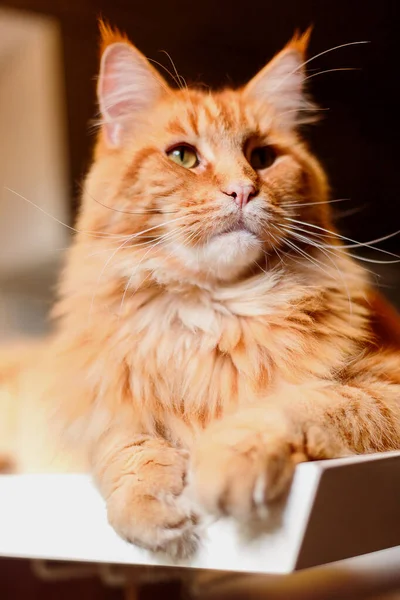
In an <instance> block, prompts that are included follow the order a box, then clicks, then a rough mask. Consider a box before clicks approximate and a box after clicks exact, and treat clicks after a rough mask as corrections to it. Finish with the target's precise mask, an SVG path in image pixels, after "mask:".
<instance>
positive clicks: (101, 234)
mask: <svg viewBox="0 0 400 600" xmlns="http://www.w3.org/2000/svg"><path fill="white" fill-rule="evenodd" d="M4 189H5V190H7V191H8V192H11V193H12V194H14V195H15V196H18V198H21V199H22V200H24V201H25V202H27V203H28V204H30V205H31V206H33V207H34V208H36V209H37V210H39V211H40V212H42V213H43V214H44V215H46V216H47V217H49V218H50V219H53V221H55V222H56V223H59V225H62V226H63V227H66V228H67V229H70V230H71V231H73V232H74V233H81V234H84V235H88V236H90V237H97V238H104V237H117V238H119V239H122V238H123V237H124V236H121V235H120V234H118V233H107V232H105V231H103V232H102V231H98V232H95V231H84V230H80V229H76V228H75V227H71V225H67V223H64V222H63V221H60V219H58V218H57V217H55V216H54V215H52V214H50V213H48V212H47V211H46V210H44V208H42V207H41V206H39V205H38V204H35V202H33V201H32V200H29V199H28V198H26V197H25V196H23V195H22V194H20V193H19V192H16V191H15V190H12V189H11V188H9V187H7V186H5V187H4Z"/></svg>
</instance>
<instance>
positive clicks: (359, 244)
mask: <svg viewBox="0 0 400 600" xmlns="http://www.w3.org/2000/svg"><path fill="white" fill-rule="evenodd" d="M285 219H286V220H287V221H291V222H293V223H298V224H300V225H304V226H306V227H312V228H313V229H318V230H319V231H323V232H325V233H327V234H329V235H332V236H334V237H336V238H338V239H340V240H344V241H346V242H351V245H342V246H341V247H342V248H362V247H365V248H370V249H371V250H376V251H378V252H383V253H384V254H388V255H389V256H394V257H395V258H400V256H398V255H397V254H394V253H393V252H389V251H388V250H383V249H381V248H377V247H376V246H372V244H377V243H379V242H383V241H386V240H389V239H391V238H393V237H395V236H396V235H399V233H400V230H398V231H394V232H393V233H389V234H388V235H386V236H383V237H380V238H376V239H375V240H371V241H370V242H358V241H357V240H353V239H352V238H348V237H346V236H344V235H340V234H339V233H336V232H335V231H330V230H329V229H325V228H324V227H321V226H319V225H314V224H313V223H307V222H306V221H300V220H298V219H292V218H291V217H285Z"/></svg>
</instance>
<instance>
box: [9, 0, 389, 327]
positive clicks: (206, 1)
mask: <svg viewBox="0 0 400 600" xmlns="http://www.w3.org/2000/svg"><path fill="white" fill-rule="evenodd" d="M399 14H400V3H399V2H397V0H380V2H375V1H372V0H323V1H322V0H319V2H317V1H315V0H303V1H302V2H298V1H296V0H286V1H285V2H280V3H279V2H272V0H271V1H268V0H252V2H243V1H240V2H234V1H233V2H232V1H228V0H218V1H215V0H202V1H201V2H199V3H193V2H188V1H187V0H186V1H183V0H178V1H177V0H175V1H174V0H170V1H169V2H165V1H163V0H153V1H152V2H142V1H139V0H137V1H136V2H132V1H128V0H104V1H103V2H97V1H96V0H5V1H4V0H3V2H2V4H1V7H0V140H1V144H0V336H1V339H4V338H5V337H6V336H12V335H18V334H19V333H21V332H23V333H25V334H27V333H28V334H32V335H35V334H38V333H41V332H42V331H43V330H44V329H45V328H46V326H47V325H46V319H45V317H46V313H47V310H48V306H49V304H50V303H51V301H52V299H53V293H54V285H55V281H56V276H57V272H58V269H59V265H60V262H61V261H62V256H63V249H64V248H65V247H66V246H67V245H68V243H69V240H70V233H71V232H70V231H69V230H68V229H67V228H65V227H63V226H62V225H60V224H59V223H58V222H57V221H56V220H54V219H52V218H51V217H49V216H47V215H46V214H44V212H42V211H45V212H47V213H49V214H50V215H52V216H53V217H55V218H56V219H58V220H60V221H63V222H66V223H69V224H72V223H73V219H74V215H75V213H76V209H77V206H78V204H79V195H80V187H79V185H80V182H81V180H82V177H83V176H84V174H85V172H86V169H87V167H88V165H89V163H90V157H91V148H92V145H93V135H94V134H93V130H92V128H91V125H92V122H93V119H94V117H95V115H96V110H97V109H96V102H95V85H96V73H97V68H98V32H97V23H96V21H97V18H98V17H99V16H103V17H104V18H105V19H107V20H109V21H110V22H111V23H112V24H114V25H116V26H117V27H119V28H120V29H122V30H124V31H126V32H127V33H128V35H129V36H130V38H131V39H132V40H133V41H134V42H135V43H136V45H137V46H138V47H139V48H140V49H141V50H142V51H143V52H144V53H145V54H146V55H147V56H148V57H150V58H152V59H155V60H157V61H159V62H161V63H162V64H163V65H165V67H167V68H169V69H170V68H171V64H170V62H169V59H168V57H167V56H166V54H165V53H164V52H163V51H165V50H166V51H168V53H169V54H170V56H171V57H172V59H173V60H174V63H175V65H176V68H177V70H178V71H179V73H180V74H181V75H182V76H183V77H185V79H186V80H187V81H188V82H192V83H206V84H208V85H211V86H224V85H227V84H234V85H239V84H242V83H244V82H245V81H246V80H248V79H249V78H250V77H251V76H252V75H253V74H254V73H255V72H256V71H257V70H258V69H259V68H260V67H261V66H263V65H264V64H265V62H266V61H267V60H268V59H269V58H271V57H272V56H273V54H274V53H275V52H276V51H278V50H279V49H280V48H281V47H282V46H283V45H284V44H285V43H286V42H287V41H288V40H289V38H290V37H291V36H292V34H293V32H294V31H295V29H296V28H299V29H301V30H304V29H305V28H306V27H308V26H309V25H310V24H313V25H314V31H313V34H312V39H311V46H310V56H313V55H315V54H319V53H321V52H323V51H325V50H327V49H329V48H332V47H334V46H339V45H341V44H346V43H348V42H358V41H368V42H370V43H368V44H360V45H356V46H347V47H345V48H341V49H337V50H335V51H333V52H330V53H327V54H323V55H322V56H320V57H319V58H317V59H316V60H314V61H312V62H311V63H310V65H309V75H312V77H311V79H309V80H308V83H309V86H310V91H311V92H312V94H313V95H314V97H315V98H316V100H317V102H318V103H319V105H320V106H321V107H323V108H325V109H327V110H325V111H322V112H321V113H320V114H322V115H323V118H322V120H321V122H320V123H319V124H317V125H314V126H312V127H310V128H309V129H308V130H307V131H306V135H307V137H308V139H309V140H310V143H311V146H312V148H313V149H314V150H315V151H316V152H317V154H318V156H319V157H320V158H321V160H322V162H323V164H324V165H325V167H326V169H327V171H328V174H329V177H330V181H331V184H332V196H333V198H343V199H347V201H346V202H341V203H338V204H337V205H336V207H337V211H336V213H337V219H338V226H339V228H340V230H341V232H342V233H343V234H344V235H347V236H349V237H350V238H352V239H356V240H359V241H362V242H366V241H369V240H373V239H376V238H379V237H381V236H385V235H386V234H389V233H391V232H393V231H395V230H396V229H399V228H400V227H399V224H400V218H399V216H400V202H399V198H398V169H399V166H398V165H399V153H400V150H399V144H398V139H399V133H400V126H399V118H398V86H399V84H398V76H397V71H398V59H399V54H400V53H399V50H398V42H397V31H398V26H399V23H400V21H399ZM343 68H350V69H354V70H339V71H337V70H335V69H343ZM327 70H328V71H329V72H328V73H321V74H319V72H320V71H327ZM32 203H34V204H37V205H38V206H39V207H40V208H41V209H42V211H40V210H39V209H37V208H35V207H34V206H33V204H32ZM380 247H381V248H383V249H386V250H389V251H391V252H396V251H397V252H398V251H399V249H400V236H397V237H394V238H391V239H389V240H387V241H386V242H383V243H382V244H380ZM373 258H374V257H373ZM376 258H378V259H379V258H380V259H382V260H385V259H388V258H390V257H388V256H387V255H384V254H380V255H379V254H378V255H377V256H376ZM367 266H368V267H370V268H372V269H373V270H374V271H375V272H377V273H378V274H379V275H380V278H379V280H378V281H379V285H381V286H382V289H383V291H384V292H385V293H386V294H387V295H388V296H389V297H390V298H391V299H392V300H393V301H394V302H395V303H399V302H400V298H398V291H397V290H398V287H399V286H398V283H399V279H400V273H399V269H398V268H397V265H395V264H394V265H389V264H381V265H378V264H373V263H371V264H367Z"/></svg>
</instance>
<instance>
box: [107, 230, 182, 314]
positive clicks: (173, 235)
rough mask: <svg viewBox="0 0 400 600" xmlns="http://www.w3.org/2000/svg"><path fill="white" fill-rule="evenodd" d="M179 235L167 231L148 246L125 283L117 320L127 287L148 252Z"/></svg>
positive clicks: (176, 231) (175, 231) (175, 232)
mask: <svg viewBox="0 0 400 600" xmlns="http://www.w3.org/2000/svg"><path fill="white" fill-rule="evenodd" d="M179 233H180V231H179V230H174V231H169V232H167V233H166V234H165V235H163V236H161V238H160V239H159V240H158V241H157V242H155V243H154V244H152V245H151V246H150V248H148V249H147V251H146V252H145V254H144V256H142V258H141V259H140V261H139V262H138V264H137V265H136V268H135V270H134V271H133V273H131V275H130V276H129V278H128V281H127V283H126V285H125V289H124V293H123V294H122V299H121V303H120V305H119V311H118V315H119V316H118V318H119V319H120V318H121V315H122V309H123V306H124V302H125V297H126V294H127V291H128V289H129V286H130V284H131V281H132V279H133V278H134V276H135V275H136V273H137V272H138V271H139V268H140V265H141V264H142V263H143V261H144V260H145V258H146V256H147V255H148V254H149V252H150V251H151V250H154V248H155V247H156V246H158V245H159V244H161V243H162V242H165V240H166V239H167V240H168V239H169V238H170V237H173V238H175V237H178V234H179ZM146 279H147V278H146Z"/></svg>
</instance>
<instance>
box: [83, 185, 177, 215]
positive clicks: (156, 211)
mask: <svg viewBox="0 0 400 600" xmlns="http://www.w3.org/2000/svg"><path fill="white" fill-rule="evenodd" d="M80 187H81V190H82V192H83V193H84V194H87V195H88V196H89V198H91V200H93V201H94V202H96V203H97V204H100V206H103V207H104V208H108V209H109V210H112V211H113V212H118V213H122V214H123V215H148V214H156V215H157V214H163V215H172V214H175V213H177V212H178V211H177V210H171V211H164V210H160V209H158V208H147V209H146V210H122V209H119V208H114V207H113V206H108V205H107V204H104V203H103V202H100V200H97V198H94V197H93V196H92V195H91V194H89V192H88V191H87V190H86V189H85V187H84V186H80Z"/></svg>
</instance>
